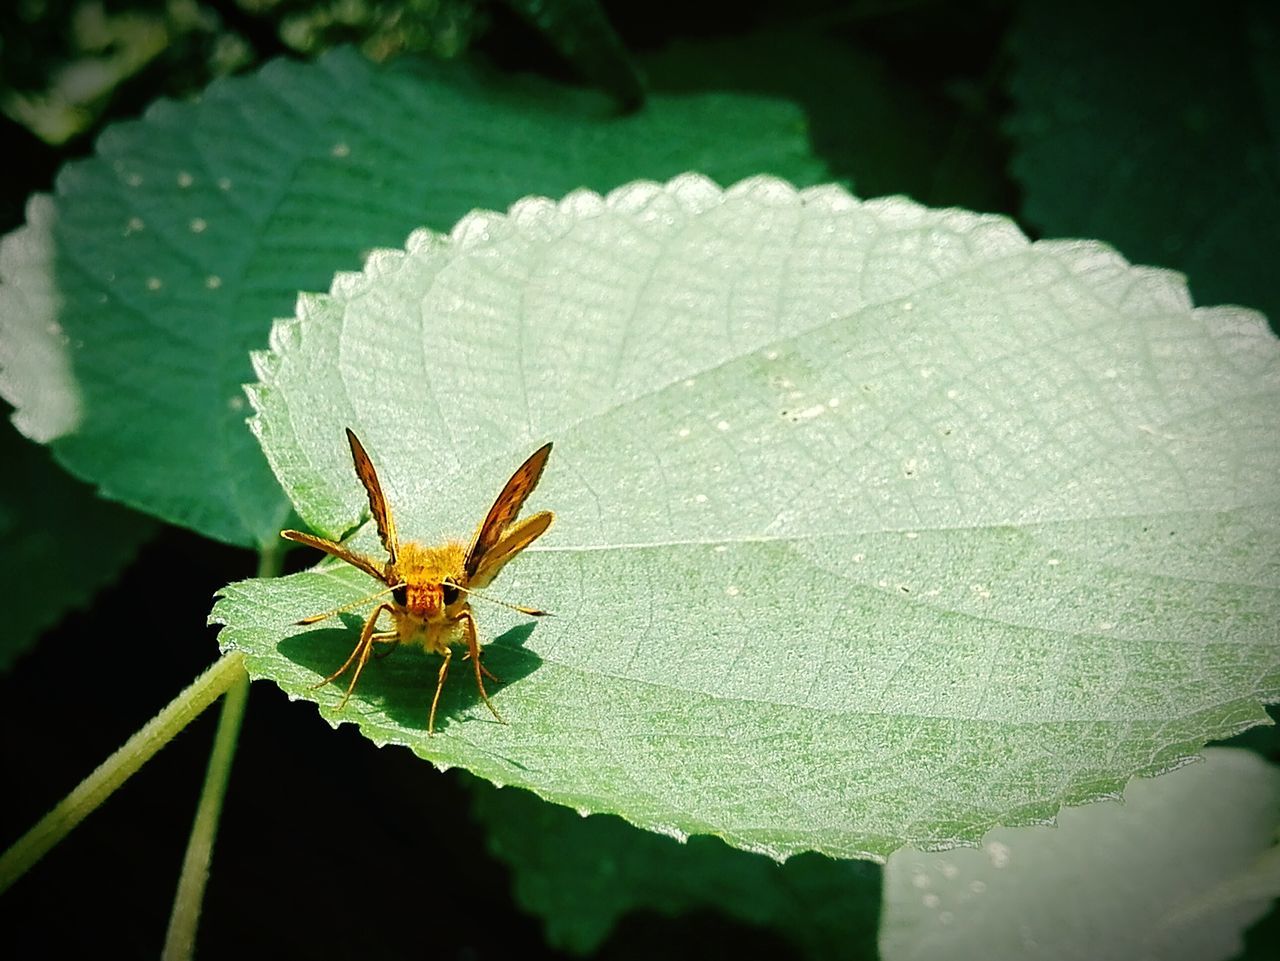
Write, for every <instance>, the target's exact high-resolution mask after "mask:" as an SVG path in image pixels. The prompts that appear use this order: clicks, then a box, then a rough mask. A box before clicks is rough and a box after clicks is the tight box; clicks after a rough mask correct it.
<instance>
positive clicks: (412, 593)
mask: <svg viewBox="0 0 1280 961" xmlns="http://www.w3.org/2000/svg"><path fill="white" fill-rule="evenodd" d="M466 555H467V547H466V545H465V544H462V543H460V542H458V541H450V542H449V543H447V544H444V545H442V546H440V547H431V546H429V545H425V544H416V543H414V542H412V541H410V542H408V543H406V544H401V545H400V554H399V557H398V558H397V559H396V562H395V563H394V564H392V563H390V562H388V563H387V566H386V568H385V571H384V575H383V579H384V580H385V581H386V582H387V583H388V584H403V585H404V588H403V593H402V594H401V593H398V592H396V591H392V597H393V598H394V599H395V601H396V604H395V605H394V607H393V609H392V617H393V618H395V621H396V625H397V629H398V630H399V631H400V632H401V634H402V635H403V636H402V637H401V640H404V641H408V640H413V639H417V638H418V637H419V636H421V637H424V638H425V637H428V636H432V637H438V636H439V633H440V632H439V628H441V627H443V626H447V625H450V624H452V625H454V626H456V625H457V623H458V618H459V616H460V615H461V613H462V612H463V611H464V610H470V609H471V605H470V604H468V603H467V600H466V594H464V593H463V592H462V591H458V590H454V591H452V592H448V593H450V594H452V597H450V598H449V599H448V600H446V597H445V594H446V590H445V587H446V585H458V586H461V587H466V586H467V572H466V568H465V566H464V564H465V561H466ZM402 597H403V599H401V598H402ZM450 600H451V601H452V603H449V601H450ZM410 635H412V636H410ZM423 646H424V647H426V648H427V650H429V651H434V652H435V653H436V654H442V653H444V652H443V650H442V649H441V648H440V646H439V645H438V644H437V643H434V642H433V643H430V644H428V643H426V642H425V641H424V642H423Z"/></svg>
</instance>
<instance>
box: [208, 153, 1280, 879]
mask: <svg viewBox="0 0 1280 961" xmlns="http://www.w3.org/2000/svg"><path fill="white" fill-rule="evenodd" d="M272 340H273V345H274V351H273V353H271V354H270V355H267V356H262V357H259V358H258V369H259V371H260V373H261V377H262V382H261V383H260V384H259V385H258V386H257V387H256V388H254V391H253V397H254V402H255V404H256V406H257V408H258V410H259V417H258V419H257V420H256V421H255V427H256V429H257V430H258V431H259V433H260V435H261V438H262V441H263V446H264V449H265V450H266V452H267V455H268V457H269V459H270V460H271V462H272V465H273V467H274V469H275V470H276V472H277V474H278V476H279V477H280V479H281V481H282V482H283V483H284V485H285V487H286V489H287V490H288V491H289V492H290V496H291V498H292V499H293V501H294V503H295V505H296V507H297V509H298V511H299V513H300V514H301V515H302V516H303V517H305V518H306V519H307V520H308V521H309V522H310V523H311V524H312V525H313V526H314V527H315V528H316V529H318V530H319V531H321V532H323V533H327V534H336V533H338V532H340V531H343V530H346V529H348V528H349V527H350V526H351V525H352V524H353V523H354V522H355V521H356V520H357V519H358V518H360V517H361V515H362V512H363V510H364V495H363V492H362V491H361V489H360V487H359V485H358V484H357V483H356V482H355V479H354V476H353V474H352V472H351V467H350V464H349V463H348V455H347V452H346V449H345V445H344V443H343V441H342V428H343V427H344V426H346V425H350V426H352V427H353V428H355V429H356V430H357V432H358V433H359V434H360V436H361V437H362V438H363V440H364V442H365V446H366V447H367V448H368V449H369V450H370V452H371V453H372V454H373V456H374V459H375V462H376V463H377V465H378V469H379V471H380V473H381V475H382V480H383V486H384V488H385V489H386V491H387V494H388V497H389V499H390V501H391V503H392V504H393V505H394V507H395V509H396V511H397V517H398V524H399V527H400V530H401V533H402V536H406V537H420V538H422V539H424V540H428V541H431V540H435V539H436V538H438V537H439V536H441V535H442V534H444V533H450V534H452V535H454V536H466V535H467V533H468V531H469V529H470V527H471V526H472V525H473V524H474V523H475V522H476V521H477V520H478V518H480V517H481V516H482V515H483V512H484V510H485V509H486V508H487V507H488V504H489V501H490V500H491V498H492V497H493V496H494V493H495V492H496V490H497V489H498V487H499V486H500V485H501V483H502V481H503V480H504V479H505V478H506V476H507V475H508V473H509V472H510V471H511V470H512V469H513V468H514V466H515V465H516V464H518V463H519V461H520V460H521V459H522V458H523V457H524V456H525V455H526V454H527V453H528V452H529V451H530V450H531V449H532V448H533V446H534V445H535V444H536V443H537V442H539V441H541V440H544V439H547V438H554V440H555V441H556V444H557V446H556V451H555V453H554V454H553V456H552V459H551V462H550V465H549V467H548V470H547V474H546V477H545V479H544V481H543V483H542V486H541V487H540V489H539V490H538V492H537V494H536V496H535V498H534V502H533V504H532V507H533V508H537V509H541V508H554V509H555V510H556V511H557V512H558V520H557V523H556V525H555V526H554V527H553V528H552V530H551V531H550V532H549V534H548V535H547V536H546V538H545V539H544V540H545V544H544V543H543V542H540V543H539V545H538V546H539V547H541V548H542V549H541V550H538V551H536V552H530V553H529V554H528V555H527V556H526V557H522V558H521V560H520V561H519V563H518V564H516V565H514V567H513V569H512V570H511V572H510V574H509V575H504V577H503V579H502V580H501V581H500V582H499V584H500V589H501V596H503V597H506V598H509V599H511V600H514V601H522V602H525V603H536V604H538V605H539V606H543V607H546V608H547V609H550V610H552V611H555V612H556V613H557V614H558V615H559V616H558V617H556V618H554V619H550V620H548V621H542V622H539V623H538V624H537V626H536V628H534V627H532V626H531V625H527V624H526V625H524V626H522V627H520V628H519V629H517V630H515V631H512V632H511V633H510V634H507V635H506V636H504V637H502V638H500V639H499V640H498V641H497V642H496V643H494V644H493V645H492V646H491V647H490V649H489V655H488V656H489V658H490V660H489V663H490V664H491V666H492V667H493V669H494V670H495V671H496V673H497V674H498V675H499V676H501V677H503V678H504V679H505V681H506V684H505V685H504V686H503V687H502V688H501V690H500V691H498V692H497V694H496V698H495V700H496V702H497V703H498V706H499V708H500V709H502V710H504V713H505V714H506V716H507V717H508V718H509V720H510V721H511V723H510V724H509V725H506V726H504V725H499V724H497V723H493V722H492V721H491V719H490V718H489V717H488V715H487V714H486V713H485V711H484V709H483V707H482V706H478V705H477V704H476V700H475V694H474V691H473V690H472V689H471V687H470V685H468V684H467V683H466V680H465V679H463V680H461V681H455V682H454V683H452V684H451V685H450V686H449V687H448V688H447V690H446V696H445V699H444V700H443V701H442V717H443V721H444V723H443V724H442V725H441V727H442V734H441V736H438V737H436V738H433V739H428V738H427V737H426V736H425V727H426V706H427V701H428V699H429V696H430V687H431V678H432V677H433V674H434V667H433V666H432V665H431V663H430V661H429V660H428V659H426V658H425V657H420V656H417V655H416V654H415V652H412V651H402V652H398V653H397V655H396V656H395V657H392V658H389V659H387V660H386V661H384V662H381V663H380V664H378V665H375V668H372V669H370V671H368V672H366V678H367V679H366V680H364V681H363V682H362V687H361V689H360V691H359V693H358V694H357V696H356V698H355V699H354V700H353V702H352V703H351V704H350V705H349V706H348V708H347V710H346V712H345V713H344V714H342V715H337V714H335V713H334V711H333V706H334V705H335V704H336V703H337V701H338V699H339V696H340V692H339V691H335V690H332V689H323V690H320V691H313V690H311V687H312V685H313V684H314V683H315V682H316V681H317V680H318V679H319V678H320V677H322V676H323V675H324V674H326V673H328V672H329V671H331V670H332V669H333V668H334V667H335V666H336V665H337V664H339V663H340V662H341V660H342V658H343V657H345V656H346V653H347V652H348V650H349V649H350V647H351V644H352V642H353V637H352V630H353V629H354V626H355V625H356V624H357V623H358V618H356V617H350V618H349V619H348V623H347V625H346V628H345V629H335V630H315V629H302V628H297V627H291V626H289V625H290V624H292V623H293V622H294V621H296V620H297V618H299V617H300V616H303V615H306V614H310V613H314V612H316V611H320V610H324V609H326V608H328V607H331V606H334V605H335V604H337V603H341V602H342V601H344V600H347V599H350V598H354V597H358V596H361V595H362V594H364V593H367V592H368V590H369V585H368V582H367V578H364V577H363V576H362V575H359V574H358V573H355V572H352V571H345V570H339V571H329V570H326V571H324V572H323V573H313V574H305V575H300V576H297V577H293V578H287V579H284V580H282V581H276V582H271V583H265V582H252V581H250V582H244V583H241V584H237V585H232V586H231V587H229V588H228V589H227V590H226V592H225V596H224V599H223V600H222V601H221V602H220V603H219V605H218V606H217V607H216V608H215V610H214V613H213V615H212V616H213V619H214V620H216V621H219V622H221V623H225V624H226V625H227V628H226V629H225V630H224V631H223V632H222V634H221V643H222V644H223V646H224V648H226V649H238V650H242V651H244V652H245V653H246V655H247V664H248V667H249V670H250V671H251V673H253V674H254V675H255V676H258V677H271V678H272V679H273V680H275V681H276V682H277V683H279V684H280V685H281V686H282V687H283V688H284V689H285V690H286V691H288V692H289V693H290V694H291V695H294V696H299V697H306V698H309V699H312V700H316V701H317V702H319V703H320V704H322V705H323V707H322V713H323V714H324V715H325V716H326V717H328V718H330V719H331V720H332V721H333V722H334V723H337V722H339V721H341V720H349V721H354V722H356V723H357V724H359V725H360V727H361V730H362V731H363V732H364V734H365V735H366V736H368V737H369V738H371V739H372V740H374V741H375V742H377V743H399V744H405V745H407V746H409V747H410V748H411V749H413V750H414V751H415V752H417V753H419V754H420V755H422V756H424V757H428V758H430V759H432V760H433V761H435V762H436V763H438V764H440V765H442V766H444V765H451V764H461V765H464V766H466V767H467V768H469V769H470V770H472V771H473V772H474V773H477V774H479V775H481V776H483V777H485V778H487V779H489V780H491V781H494V782H496V783H499V784H502V783H510V784H516V785H519V786H523V787H528V788H530V789H532V790H534V791H535V792H536V793H538V794H539V795H541V796H543V797H546V798H549V799H552V800H556V801H558V802H560V803H564V804H569V805H571V806H574V807H577V808H580V809H583V810H591V811H604V812H613V813H618V814H621V815H622V816H623V817H625V818H626V819H627V820H630V821H632V822H634V823H636V824H638V825H641V826H644V827H648V828H652V829H654V830H658V831H661V832H664V833H670V834H675V835H682V834H686V833H710V834H716V835H719V836H721V837H723V838H724V839H726V840H728V841H729V842H730V843H731V844H733V845H735V846H738V847H742V848H745V849H748V850H753V851H759V852H764V853H768V854H771V855H773V856H776V857H784V856H787V855H789V854H793V853H796V852H799V851H804V850H811V849H812V850H818V851H822V852H825V853H829V854H833V855H840V856H854V855H863V856H873V857H883V856H885V855H888V854H889V853H891V852H892V851H893V850H895V849H896V848H898V847H900V846H902V845H904V844H915V845H917V846H940V845H947V844H952V843H955V842H958V841H965V840H968V841H976V840H978V839H979V838H981V837H982V835H983V834H984V833H985V832H986V831H987V830H988V829H989V828H991V827H992V826H994V825H996V824H999V823H1013V824H1019V823H1031V822H1036V821H1041V820H1044V819H1047V818H1049V817H1051V816H1052V815H1053V814H1054V813H1055V811H1056V810H1057V808H1058V806H1059V805H1061V804H1064V803H1079V802H1082V801H1085V800H1090V799H1095V798H1098V797H1103V796H1108V795H1110V794H1114V793H1115V792H1117V791H1119V790H1120V789H1121V788H1122V786H1123V785H1124V783H1125V782H1126V780H1127V779H1128V778H1129V777H1131V776H1133V775H1134V774H1155V773H1159V772H1161V771H1164V770H1167V769H1169V768H1171V767H1174V766H1177V765H1178V764H1179V763H1180V762H1181V761H1182V759H1184V758H1186V757H1187V756H1189V755H1190V754H1192V753H1194V752H1195V751H1196V750H1198V749H1199V747H1200V746H1201V745H1202V744H1203V743H1204V742H1205V741H1206V740H1208V739H1211V738H1215V737H1223V736H1226V735H1228V734H1230V733H1233V732H1235V731H1238V730H1240V729H1242V728H1244V727H1248V726H1250V725H1252V724H1256V723H1260V722H1261V721H1262V720H1263V719H1264V718H1265V713H1264V712H1263V710H1262V707H1261V705H1260V701H1272V700H1275V699H1277V697H1278V696H1280V644H1278V643H1277V634H1276V631H1275V625H1276V614H1277V605H1278V603H1280V597H1278V595H1277V583H1276V582H1277V575H1278V574H1280V563H1278V560H1277V547H1276V545H1277V538H1276V534H1277V527H1280V517H1278V516H1277V504H1278V503H1280V499H1278V498H1277V490H1276V476H1277V468H1280V463H1277V461H1278V460H1280V451H1278V450H1277V447H1276V445H1275V443H1274V425H1273V420H1274V418H1273V411H1274V405H1275V401H1276V399H1277V393H1278V392H1280V352H1278V351H1277V344H1276V340H1275V338H1274V337H1273V336H1272V335H1271V334H1270V333H1269V332H1268V331H1267V330H1266V328H1265V325H1264V324H1263V323H1262V321H1261V319H1260V318H1259V317H1258V316H1257V315H1256V314H1251V313H1248V312H1245V311H1240V310H1236V309H1215V310H1205V309H1200V310H1193V309H1192V308H1191V306H1190V304H1189V303H1188V301H1187V298H1186V293H1185V288H1184V287H1183V286H1182V284H1181V282H1180V281H1179V279H1178V278H1177V277H1175V276H1173V275H1170V274H1167V273H1162V272H1156V271H1150V270H1142V269H1136V268H1132V267H1130V266H1129V265H1127V264H1126V263H1124V262H1123V261H1122V260H1121V259H1120V258H1118V257H1117V256H1115V255H1114V254H1113V253H1111V252H1110V251H1108V250H1107V249H1105V248H1102V247H1100V246H1097V245H1091V244H1081V243H1076V244H1062V243H1047V244H1046V243H1041V244H1034V245H1029V244H1028V243H1027V242H1026V240H1025V239H1024V238H1023V237H1022V236H1021V235H1020V234H1019V233H1018V232H1017V231H1016V230H1015V229H1014V228H1013V227H1012V225H1011V224H1009V223H1008V222H1007V221H1005V220H1002V219H1000V218H993V217H980V216H975V215H970V214H966V213H964V212H960V211H930V210H927V209H924V208H920V207H918V206H915V205H913V204H910V203H908V202H906V201H903V200H899V199H890V200H885V201H878V202H869V203H860V202H858V201H856V200H855V199H853V198H851V197H849V196H848V195H847V194H845V193H843V192H842V191H840V190H836V189H831V188H819V189H814V190H811V191H808V192H804V193H799V194H797V193H796V192H795V191H793V190H792V189H790V188H789V187H787V186H786V185H783V184H781V183H778V182H776V181H770V180H755V181H749V182H746V183H744V184H742V185H740V186H739V187H738V188H736V189H734V190H731V191H728V192H727V193H725V192H722V191H720V190H719V189H717V188H715V187H714V186H713V185H712V184H710V183H708V182H707V181H705V180H703V179H700V178H696V177H690V178H682V179H678V180H677V181H674V182H672V183H671V184H669V185H668V186H666V187H658V186H655V185H646V184H639V185H635V186H632V187H629V188H626V189H622V190H619V191H617V192H616V193H614V194H613V195H611V196H610V198H609V199H608V200H602V199H601V198H599V197H596V196H594V195H591V194H586V193H579V194H575V195H573V196H571V197H569V198H567V199H566V200H565V201H564V202H562V203H560V204H553V203H550V202H547V201H544V200H530V201H527V202H524V203H521V204H519V205H517V207H515V208H514V209H513V210H512V212H511V214H510V215H509V216H507V217H499V216H497V215H477V216H474V217H471V218H468V219H466V220H465V221H463V222H462V223H461V224H459V226H458V227H457V228H456V229H455V231H454V232H453V234H452V236H451V237H450V238H447V239H446V238H438V237H435V236H431V235H427V234H420V235H418V236H416V237H415V238H414V239H413V241H412V242H411V244H410V248H409V252H408V253H407V254H401V253H384V254H378V255H376V256H374V257H373V258H371V260H370V261H369V263H368V265H367V267H366V271H365V272H364V273H363V274H361V275H352V276H346V277H342V278H339V279H338V281H337V282H336V283H335V285H334V288H333V292H332V294H331V295H330V296H328V297H313V298H307V299H306V300H305V301H304V302H303V304H302V308H301V311H300V315H299V318H298V319H297V320H294V321H292V322H287V323H282V324H280V325H278V326H277V328H276V329H275V331H274V333H273V338H272ZM367 533H368V532H367V531H366V532H365V534H366V539H367ZM507 614H508V612H505V611H503V610H501V609H496V610H495V609H492V608H486V609H484V610H483V611H482V613H481V623H482V627H483V630H484V632H485V634H486V637H488V638H494V637H496V636H498V635H499V634H501V633H502V632H503V630H504V629H505V628H506V627H507V626H508V625H510V624H512V623H515V619H514V618H513V617H508V616H507Z"/></svg>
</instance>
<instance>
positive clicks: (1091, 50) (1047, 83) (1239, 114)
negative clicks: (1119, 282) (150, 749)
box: [1009, 0, 1280, 323]
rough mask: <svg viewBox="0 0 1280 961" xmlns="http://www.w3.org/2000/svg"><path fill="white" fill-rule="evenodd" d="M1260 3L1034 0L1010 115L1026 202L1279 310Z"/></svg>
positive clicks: (1266, 36) (1278, 165)
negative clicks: (1065, 7) (1065, 6)
mask: <svg viewBox="0 0 1280 961" xmlns="http://www.w3.org/2000/svg"><path fill="white" fill-rule="evenodd" d="M1276 26H1277V23H1276V20H1275V17H1274V12H1273V11H1270V10H1268V8H1267V7H1266V6H1265V5H1262V4H1240V5H1227V6H1226V7H1223V8H1221V9H1219V8H1216V7H1209V6H1205V5H1203V4H1197V3H1186V2H1180V3H1174V4H1169V3H1160V2H1155V0H1143V2H1139V3H1126V4H1119V5H1117V4H1107V3H1100V2H1097V0H1092V2H1089V3H1084V4H1076V5H1073V7H1072V15H1071V16H1070V17H1064V16H1062V15H1061V11H1060V10H1057V9H1055V8H1054V7H1053V6H1052V5H1050V4H1043V3H1025V4H1022V5H1021V6H1020V8H1019V15H1018V18H1017V22H1016V23H1015V25H1014V29H1013V31H1012V33H1011V35H1010V39H1011V46H1012V48H1013V51H1014V53H1015V70H1014V73H1013V77H1012V80H1011V87H1010V89H1011V92H1012V94H1013V97H1014V100H1015V103H1016V105H1017V109H1016V111H1015V113H1014V115H1013V117H1012V120H1011V122H1010V124H1009V129H1010V131H1011V132H1012V134H1013V137H1014V140H1015V142H1016V143H1017V145H1018V151H1017V153H1016V154H1015V158H1014V162H1013V173H1014V175H1015V176H1016V177H1017V178H1018V179H1019V180H1020V181H1022V183H1023V185H1024V188H1025V190H1026V200H1025V205H1024V210H1025V216H1026V218H1027V219H1028V220H1029V221H1030V222H1031V223H1033V224H1035V225H1036V226H1037V227H1039V228H1041V229H1042V230H1044V231H1045V232H1046V233H1049V234H1053V235H1055V236H1068V237H1099V238H1101V239H1103V240H1106V241H1108V242H1109V243H1113V244H1115V245H1116V246H1117V247H1119V248H1120V250H1121V251H1122V252H1123V253H1124V254H1125V256H1127V257H1130V258H1132V259H1134V260H1141V261H1144V262H1149V263H1154V264H1159V265H1161V266H1168V267H1176V268H1177V269H1179V270H1183V271H1185V272H1186V273H1187V274H1188V275H1189V278H1190V283H1191V289H1192V290H1193V291H1194V292H1195V295H1196V299H1197V300H1200V301H1202V302H1204V301H1208V302H1210V303H1218V302H1222V301H1228V302H1232V303H1243V304H1247V305H1249V306H1251V307H1257V308H1259V309H1261V310H1263V311H1265V312H1266V313H1267V314H1268V316H1270V317H1271V319H1272V322H1273V323H1274V322H1275V319H1276V317H1278V316H1280V292H1278V290H1277V286H1276V283H1275V265H1274V257H1273V253H1272V251H1273V249H1274V246H1275V235H1276V228H1275V225H1276V222H1277V221H1278V220H1280V142H1278V140H1277V138H1278V137H1280V57H1278V56H1277V52H1278V50H1277V45H1278V44H1280V39H1278V38H1280V34H1277V32H1276Z"/></svg>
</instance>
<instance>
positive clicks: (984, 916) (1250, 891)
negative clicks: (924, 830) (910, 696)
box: [880, 748, 1280, 961]
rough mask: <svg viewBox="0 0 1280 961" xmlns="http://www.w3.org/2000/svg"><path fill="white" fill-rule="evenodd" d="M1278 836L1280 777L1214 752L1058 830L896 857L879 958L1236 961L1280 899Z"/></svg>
mask: <svg viewBox="0 0 1280 961" xmlns="http://www.w3.org/2000/svg"><path fill="white" fill-rule="evenodd" d="M1277 828H1280V771H1277V770H1276V768H1275V767H1273V766H1272V765H1269V764H1267V763H1266V762H1265V761H1262V760H1261V759H1259V758H1257V757H1256V756H1254V755H1252V754H1250V753H1248V752H1245V751H1232V750H1227V749H1223V748H1212V749H1210V750H1208V751H1205V763H1203V764H1194V765H1190V766H1188V767H1186V768H1184V769H1183V770H1180V771H1177V772H1176V773H1174V774H1170V775H1168V776H1167V777H1162V778H1160V779H1158V780H1155V781H1135V782H1134V783H1132V784H1131V785H1129V787H1128V789H1127V790H1126V791H1125V793H1124V803H1123V804H1106V805H1097V806H1094V807H1089V808H1084V809H1081V810H1065V811H1063V812H1062V813H1061V814H1060V815H1059V816H1058V825H1057V827H1056V828H1054V829H1046V828H999V829H997V830H995V831H992V832H991V833H990V834H989V835H988V836H987V838H986V839H985V840H984V841H983V845H982V849H981V850H964V851H950V852H947V853H946V854H921V853H919V852H916V851H900V852H898V853H897V854H895V855H894V856H893V857H891V858H890V859H889V863H888V865H887V867H886V868H885V880H884V886H885V890H884V925H883V928H882V934H881V938H880V944H881V949H882V956H883V957H884V959H885V961H904V959H908V958H910V959H919V961H924V959H928V958H945V959H947V961H966V959H969V958H974V959H981V961H1003V959H1014V958H1016V959H1036V958H1047V959H1048V958H1051V959H1053V961H1069V959H1072V958H1080V959H1082V961H1084V959H1087V961H1109V959H1115V961H1129V959H1132V958H1146V959H1151V961H1173V959H1186V961H1215V959H1222V961H1226V959H1228V958H1231V957H1233V956H1234V955H1235V954H1236V953H1237V952H1238V951H1239V950H1240V949H1241V947H1242V941H1241V934H1242V932H1243V931H1244V929H1245V928H1246V927H1247V926H1248V925H1249V924H1250V923H1252V922H1253V921H1254V920H1256V919H1257V918H1259V917H1261V916H1262V915H1263V914H1265V913H1266V911H1267V907H1268V904H1269V903H1270V901H1271V899H1273V898H1275V897H1276V896H1277V895H1278V894H1280V874H1278V873H1277V872H1276V870H1275V864H1276V854H1277V850H1276V849H1275V848H1274V847H1269V846H1270V845H1272V844H1273V843H1274V841H1275V837H1276V830H1277ZM1259 859H1262V860H1261V861H1260V860H1259ZM1267 861H1269V862H1270V868H1269V869H1268V868H1267V867H1265V866H1264V865H1265V863H1266V862H1267ZM1259 878H1262V879H1264V881H1265V883H1264V884H1261V885H1259V884H1258V883H1256V882H1257V880H1258V879H1259ZM1242 881H1243V882H1244V884H1243V885H1242V884H1241V882H1242Z"/></svg>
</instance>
